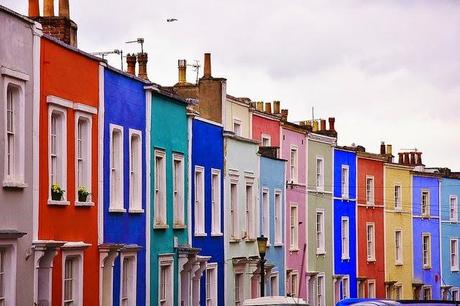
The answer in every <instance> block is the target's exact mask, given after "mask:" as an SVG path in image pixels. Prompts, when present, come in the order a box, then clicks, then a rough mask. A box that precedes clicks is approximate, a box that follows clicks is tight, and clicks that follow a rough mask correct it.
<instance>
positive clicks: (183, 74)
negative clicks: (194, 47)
mask: <svg viewBox="0 0 460 306" xmlns="http://www.w3.org/2000/svg"><path fill="white" fill-rule="evenodd" d="M177 69H178V70H179V84H185V83H187V61H186V60H184V59H183V60H178V61H177Z"/></svg>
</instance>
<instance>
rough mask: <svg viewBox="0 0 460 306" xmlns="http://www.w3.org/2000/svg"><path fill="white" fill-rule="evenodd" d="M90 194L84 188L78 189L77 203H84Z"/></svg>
mask: <svg viewBox="0 0 460 306" xmlns="http://www.w3.org/2000/svg"><path fill="white" fill-rule="evenodd" d="M89 195H90V193H89V192H88V190H86V187H84V186H81V187H80V188H78V202H86V201H87V200H88V196H89Z"/></svg>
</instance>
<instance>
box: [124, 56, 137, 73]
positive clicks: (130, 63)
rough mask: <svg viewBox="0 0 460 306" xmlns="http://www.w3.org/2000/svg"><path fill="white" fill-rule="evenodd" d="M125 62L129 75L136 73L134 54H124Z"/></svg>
mask: <svg viewBox="0 0 460 306" xmlns="http://www.w3.org/2000/svg"><path fill="white" fill-rule="evenodd" d="M126 63H127V64H128V70H127V71H126V72H127V73H128V74H131V75H136V55H135V54H129V53H128V54H127V55H126Z"/></svg>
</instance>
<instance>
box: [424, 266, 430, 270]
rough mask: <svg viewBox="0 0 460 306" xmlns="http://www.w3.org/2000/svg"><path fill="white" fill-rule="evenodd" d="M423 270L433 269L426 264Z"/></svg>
mask: <svg viewBox="0 0 460 306" xmlns="http://www.w3.org/2000/svg"><path fill="white" fill-rule="evenodd" d="M423 270H431V266H425V267H423Z"/></svg>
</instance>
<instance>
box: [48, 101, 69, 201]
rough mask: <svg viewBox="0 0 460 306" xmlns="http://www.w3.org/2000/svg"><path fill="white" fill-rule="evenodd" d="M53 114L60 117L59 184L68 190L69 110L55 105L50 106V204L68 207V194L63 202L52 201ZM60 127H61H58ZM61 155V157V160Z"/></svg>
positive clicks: (58, 129)
mask: <svg viewBox="0 0 460 306" xmlns="http://www.w3.org/2000/svg"><path fill="white" fill-rule="evenodd" d="M53 114H57V115H58V116H59V119H58V120H59V122H57V123H56V124H57V126H56V131H57V132H58V133H60V134H59V135H57V136H56V138H57V139H56V154H57V155H58V157H57V161H56V174H55V175H56V176H57V177H58V179H57V183H58V184H59V186H60V187H61V189H62V190H64V191H66V190H67V133H66V131H67V110H66V109H65V108H62V107H57V106H54V105H49V106H48V177H49V186H48V204H49V205H68V204H69V202H68V201H67V192H64V194H63V196H62V200H60V201H55V200H52V199H51V186H52V184H53V181H52V179H51V171H52V165H51V160H52V158H51V120H52V116H53ZM58 125H59V126H58ZM59 155H60V156H61V157H60V158H59Z"/></svg>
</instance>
